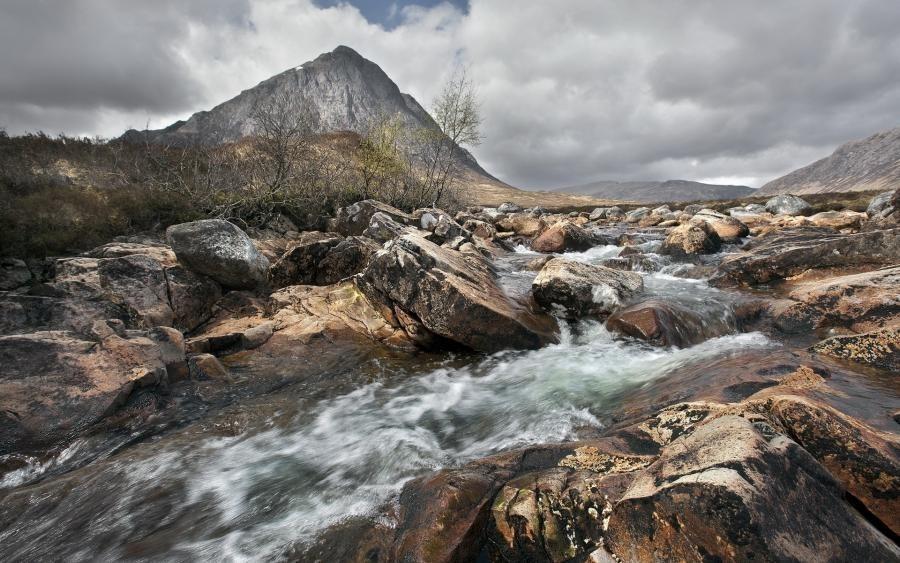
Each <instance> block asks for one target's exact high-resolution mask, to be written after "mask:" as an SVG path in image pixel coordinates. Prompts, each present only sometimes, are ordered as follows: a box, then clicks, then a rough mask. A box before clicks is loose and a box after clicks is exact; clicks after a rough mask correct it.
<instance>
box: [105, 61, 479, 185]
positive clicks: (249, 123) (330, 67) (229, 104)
mask: <svg viewBox="0 0 900 563" xmlns="http://www.w3.org/2000/svg"><path fill="white" fill-rule="evenodd" d="M301 97H302V98H303V99H304V100H305V101H306V102H308V103H303V104H297V107H298V108H299V109H301V110H304V111H307V112H309V113H314V114H315V119H314V120H313V122H314V123H317V126H316V132H317V133H331V132H335V131H353V132H355V133H363V132H364V131H365V129H366V127H367V126H368V124H369V123H370V122H371V121H372V120H373V119H375V118H377V117H381V116H397V117H399V118H400V119H401V121H402V122H403V123H405V124H406V125H407V126H408V127H410V128H414V129H419V128H423V127H424V128H437V124H436V123H435V122H434V120H433V119H432V118H431V116H430V115H428V112H427V111H425V109H424V108H423V107H422V106H421V104H419V102H417V101H416V99H415V98H413V97H412V96H410V95H409V94H405V93H403V92H401V91H400V88H398V87H397V85H396V84H395V83H394V82H393V81H392V80H391V79H390V78H389V77H388V75H387V74H385V72H384V71H383V70H381V67H379V66H378V65H377V64H375V63H373V62H372V61H370V60H368V59H366V58H364V57H363V56H362V55H360V54H359V53H357V52H356V51H354V50H353V49H351V48H350V47H345V46H343V45H341V46H339V47H337V48H336V49H335V50H334V51H331V52H330V53H324V54H322V55H319V56H318V57H316V59H314V60H312V61H309V62H306V63H304V64H302V65H300V66H298V67H295V68H290V69H288V70H286V71H284V72H282V73H280V74H276V75H275V76H273V77H271V78H269V79H267V80H264V81H262V82H260V83H259V84H257V85H256V86H254V87H253V88H250V89H248V90H244V91H243V92H241V93H240V94H238V95H237V96H235V97H234V98H232V99H230V100H228V101H226V102H224V103H221V104H219V105H217V106H216V107H214V108H212V109H211V110H208V111H200V112H197V113H195V114H193V115H192V116H191V117H190V118H188V119H187V120H186V121H176V122H175V123H173V124H171V125H169V126H168V127H166V128H165V129H157V130H150V131H137V130H135V129H132V130H129V131H127V132H126V133H125V134H124V135H123V136H122V138H123V140H126V141H136V142H143V141H145V140H149V141H151V142H156V143H166V144H173V145H189V144H201V145H217V144H222V143H229V142H234V141H237V140H240V139H242V138H244V137H247V136H249V135H252V134H254V132H255V128H256V123H255V120H254V119H253V112H254V110H255V109H256V108H257V107H259V106H260V105H261V104H265V103H266V102H268V101H270V100H275V99H288V100H299V99H300V98H301ZM462 154H463V155H464V156H463V160H464V161H465V165H466V168H469V169H471V170H472V171H473V172H475V173H476V174H479V175H483V176H487V177H489V178H491V179H493V176H491V175H490V174H488V173H487V172H486V171H485V170H484V169H483V168H481V166H480V165H479V164H478V162H477V161H476V160H475V158H474V157H473V156H472V155H470V154H469V153H468V152H465V151H463V153H462Z"/></svg>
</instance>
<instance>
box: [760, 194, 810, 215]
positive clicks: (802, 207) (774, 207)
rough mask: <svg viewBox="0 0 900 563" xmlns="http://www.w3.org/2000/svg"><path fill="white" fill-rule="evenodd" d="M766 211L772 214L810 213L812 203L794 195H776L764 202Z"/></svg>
mask: <svg viewBox="0 0 900 563" xmlns="http://www.w3.org/2000/svg"><path fill="white" fill-rule="evenodd" d="M766 211H768V212H769V213H771V214H773V215H811V214H812V205H810V204H809V203H807V202H805V201H804V200H802V199H800V198H799V197H797V196H795V195H790V194H784V195H777V196H775V197H773V198H772V199H770V200H769V201H767V202H766Z"/></svg>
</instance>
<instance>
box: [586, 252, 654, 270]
mask: <svg viewBox="0 0 900 563" xmlns="http://www.w3.org/2000/svg"><path fill="white" fill-rule="evenodd" d="M626 248H634V247H626ZM600 265H601V266H606V267H607V268H612V269H614V270H625V271H626V272H658V271H659V270H660V268H661V265H660V264H659V263H658V262H657V261H655V260H654V259H652V258H650V257H649V256H647V255H646V254H641V253H635V254H626V255H625V256H622V255H621V254H620V255H619V256H616V257H614V258H606V259H604V260H601V261H600Z"/></svg>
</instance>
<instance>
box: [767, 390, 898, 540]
mask: <svg viewBox="0 0 900 563" xmlns="http://www.w3.org/2000/svg"><path fill="white" fill-rule="evenodd" d="M767 408H768V410H769V412H770V413H771V414H772V416H773V417H774V418H775V420H776V421H777V423H778V424H779V425H780V426H781V427H783V428H784V429H785V431H786V432H787V433H788V434H789V435H790V436H791V438H792V439H794V440H795V441H796V442H797V443H798V444H800V445H801V446H802V447H803V449H805V450H806V451H807V452H809V453H810V454H812V456H813V457H814V458H816V459H817V460H818V461H819V463H821V464H822V465H823V466H825V468H826V469H827V470H828V471H829V472H830V473H831V475H833V476H834V477H835V478H837V480H838V481H840V482H841V484H842V485H843V486H844V487H845V488H846V490H847V493H849V494H850V495H852V497H853V498H854V499H856V501H857V502H858V503H860V504H862V505H863V506H865V508H866V510H867V511H868V512H869V513H870V514H871V515H872V516H873V517H874V518H875V519H877V522H878V524H879V525H880V527H882V529H883V528H887V529H888V530H889V532H888V533H889V534H893V535H894V537H897V536H898V535H900V462H898V459H897V454H896V449H895V447H894V445H893V444H891V443H889V442H887V441H886V440H885V439H884V438H883V437H881V436H880V435H879V434H878V433H877V432H876V431H875V430H873V429H872V428H870V427H868V426H867V425H865V424H863V423H862V422H860V421H858V420H856V419H853V418H851V417H848V416H845V415H843V414H841V413H839V412H837V411H836V410H834V409H833V408H831V407H828V406H825V405H822V404H817V403H815V402H814V401H812V400H809V399H804V398H800V397H792V396H788V397H774V398H772V399H769V400H768V402H767Z"/></svg>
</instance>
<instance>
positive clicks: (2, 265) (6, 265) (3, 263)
mask: <svg viewBox="0 0 900 563" xmlns="http://www.w3.org/2000/svg"><path fill="white" fill-rule="evenodd" d="M30 281H31V270H29V269H28V265H27V264H26V263H25V261H24V260H19V259H18V258H0V291H9V290H11V289H16V288H19V287H22V286H23V285H26V284H27V283H28V282H30Z"/></svg>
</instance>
